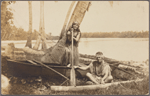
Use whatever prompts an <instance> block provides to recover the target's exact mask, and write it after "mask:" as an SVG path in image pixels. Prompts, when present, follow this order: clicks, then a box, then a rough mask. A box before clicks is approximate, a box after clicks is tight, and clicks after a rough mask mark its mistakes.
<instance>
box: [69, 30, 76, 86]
mask: <svg viewBox="0 0 150 96" xmlns="http://www.w3.org/2000/svg"><path fill="white" fill-rule="evenodd" d="M71 35H72V54H71V56H72V58H71V63H72V66H71V67H72V68H71V72H70V84H71V86H76V82H75V70H74V64H73V63H74V62H73V61H74V60H73V31H72V34H71Z"/></svg>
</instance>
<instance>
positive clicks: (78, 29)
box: [69, 21, 80, 32]
mask: <svg viewBox="0 0 150 96" xmlns="http://www.w3.org/2000/svg"><path fill="white" fill-rule="evenodd" d="M73 25H77V26H78V28H77V29H76V31H78V32H80V28H79V23H78V22H76V21H75V22H73V23H72V26H71V28H73ZM71 28H70V29H71ZM70 29H69V30H70Z"/></svg>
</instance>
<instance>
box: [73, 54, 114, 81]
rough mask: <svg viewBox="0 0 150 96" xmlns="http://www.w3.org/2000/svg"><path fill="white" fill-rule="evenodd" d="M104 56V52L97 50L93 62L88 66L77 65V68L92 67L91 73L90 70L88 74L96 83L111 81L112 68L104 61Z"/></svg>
mask: <svg viewBox="0 0 150 96" xmlns="http://www.w3.org/2000/svg"><path fill="white" fill-rule="evenodd" d="M103 58H104V56H103V53H102V52H97V53H96V59H97V60H96V61H93V62H91V63H90V64H89V65H88V66H86V67H79V66H75V68H79V69H82V70H87V69H88V68H90V73H89V72H88V73H87V74H86V76H87V77H88V78H89V79H90V80H91V81H93V82H94V83H96V84H104V83H110V82H111V81H112V80H113V77H112V75H111V68H110V66H109V64H108V63H106V62H104V60H103Z"/></svg>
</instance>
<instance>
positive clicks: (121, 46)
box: [1, 38, 149, 61]
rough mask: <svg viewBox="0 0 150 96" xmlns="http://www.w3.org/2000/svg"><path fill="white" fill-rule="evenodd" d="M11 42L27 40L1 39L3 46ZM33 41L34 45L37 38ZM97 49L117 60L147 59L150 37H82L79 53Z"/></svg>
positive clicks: (20, 45)
mask: <svg viewBox="0 0 150 96" xmlns="http://www.w3.org/2000/svg"><path fill="white" fill-rule="evenodd" d="M10 42H13V43H15V47H18V48H23V47H24V46H25V43H26V40H21V41H1V46H6V45H7V44H8V43H10ZM32 42H33V45H34V44H35V40H33V41H32ZM55 42H56V41H55ZM51 43H52V44H54V43H53V42H52V41H51V40H49V41H48V45H49V46H50V45H51ZM97 51H101V52H103V54H104V55H105V56H106V57H109V58H113V59H117V60H125V61H126V60H129V61H130V60H133V61H145V60H147V59H149V38H81V40H80V43H79V53H82V54H89V55H94V54H95V53H96V52H97Z"/></svg>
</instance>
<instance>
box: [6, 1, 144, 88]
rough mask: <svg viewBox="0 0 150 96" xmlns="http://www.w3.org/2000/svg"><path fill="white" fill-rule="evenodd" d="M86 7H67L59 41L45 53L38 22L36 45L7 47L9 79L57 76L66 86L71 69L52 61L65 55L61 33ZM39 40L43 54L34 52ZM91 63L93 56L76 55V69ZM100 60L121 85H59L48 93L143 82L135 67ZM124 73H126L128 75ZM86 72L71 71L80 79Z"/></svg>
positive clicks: (87, 3)
mask: <svg viewBox="0 0 150 96" xmlns="http://www.w3.org/2000/svg"><path fill="white" fill-rule="evenodd" d="M40 2H41V4H44V1H40ZM90 5H91V2H90V1H72V4H71V5H70V8H69V10H68V13H67V16H66V19H65V22H64V26H63V28H62V31H61V35H60V39H59V40H58V42H57V43H56V44H55V45H54V46H52V47H51V48H49V49H47V47H46V39H45V33H44V20H43V21H40V32H41V33H40V34H41V35H39V37H38V38H37V41H36V44H35V46H34V47H33V48H29V47H25V48H22V49H19V48H15V47H14V46H12V45H13V44H10V45H8V46H7V47H6V48H5V54H6V55H7V57H9V58H10V59H7V65H8V69H9V72H10V73H11V75H13V76H46V77H47V76H49V77H51V78H60V76H61V77H63V78H65V79H66V80H65V81H64V82H63V84H64V83H66V82H67V81H70V79H69V78H70V77H71V76H70V72H71V70H72V68H71V67H67V66H64V65H62V64H60V63H59V61H57V62H55V59H54V58H57V56H58V55H59V53H62V52H66V51H65V50H64V47H63V46H64V41H65V39H64V38H65V35H64V33H65V32H66V30H68V29H69V28H70V26H71V25H72V23H73V22H74V21H77V22H78V23H79V24H81V22H82V20H83V17H84V15H85V13H86V11H88V10H89V7H90ZM73 8H74V9H73ZM42 10H43V9H42ZM42 10H41V11H42ZM71 12H72V14H71ZM41 18H42V15H41ZM43 19H44V18H43ZM69 19H70V20H69ZM41 20H42V19H41ZM41 40H42V48H43V50H38V47H39V44H40V42H41ZM27 43H29V40H27ZM27 45H28V44H27ZM49 51H50V52H51V53H50V55H51V58H48V57H46V56H49V54H48V55H47V53H48V52H49ZM52 56H53V57H52ZM62 57H63V56H62ZM41 58H43V59H44V60H45V61H46V59H45V58H48V60H47V61H46V62H42V60H41ZM92 60H95V56H93V55H84V54H80V64H79V65H80V66H87V65H88V64H89V63H90V62H91V61H92ZM104 60H105V62H107V63H109V64H110V67H111V68H112V75H113V77H114V78H122V79H124V80H123V81H119V82H113V83H107V84H100V85H83V86H63V84H61V85H60V86H51V90H53V91H81V90H95V89H100V88H106V87H108V86H111V85H118V84H123V83H131V82H141V81H142V80H143V79H138V78H140V77H141V76H144V75H143V74H142V73H140V72H138V71H137V70H136V69H137V68H138V67H137V66H134V65H131V64H127V63H124V62H120V61H118V60H114V59H111V58H107V57H105V58H104ZM120 65H121V66H120ZM125 66H126V67H125ZM127 70H129V71H130V72H129V71H127ZM88 71H89V70H86V71H83V70H80V69H75V74H76V77H77V78H84V77H85V74H86V73H87V72H88ZM131 72H132V73H131ZM133 73H134V74H133ZM131 77H132V78H131Z"/></svg>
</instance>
